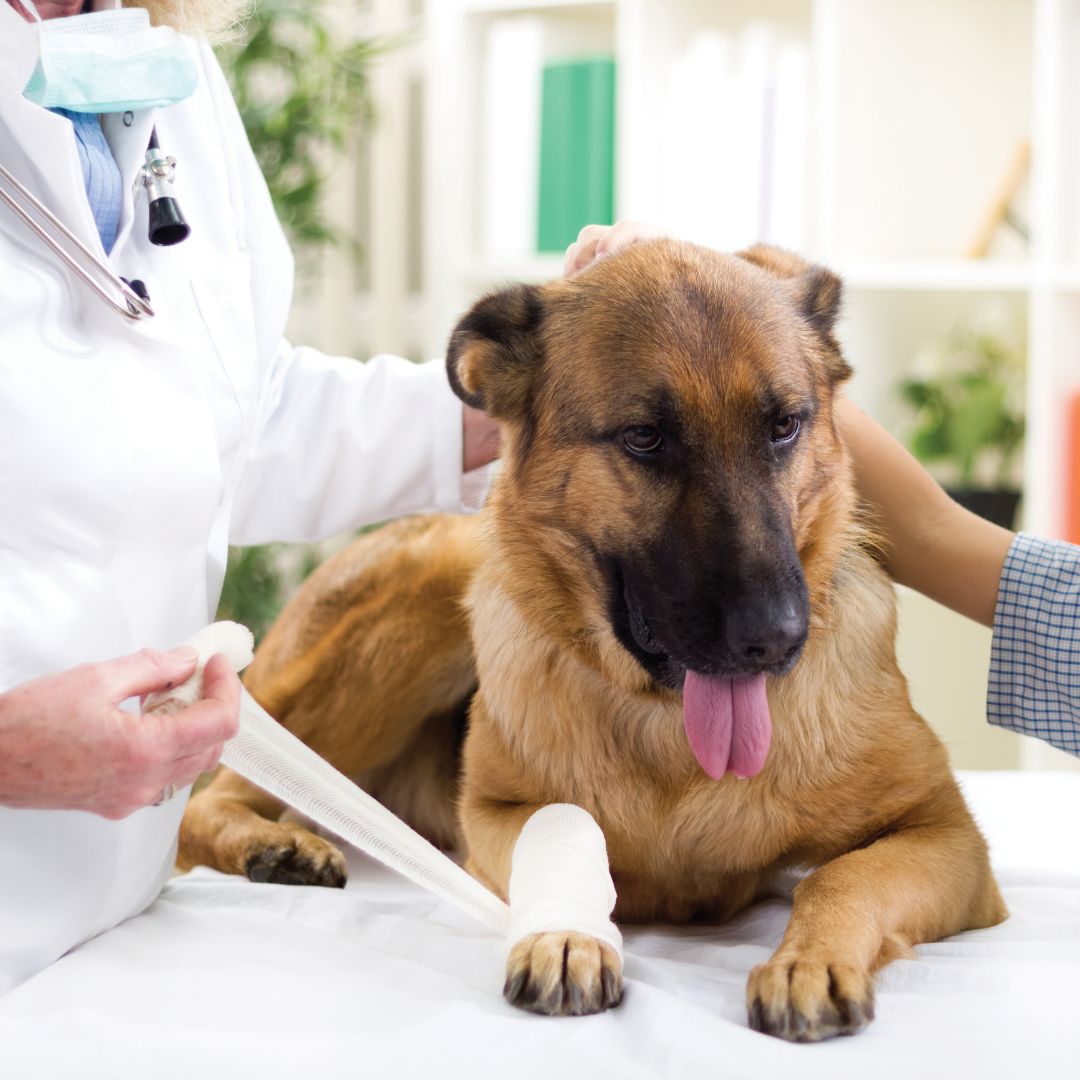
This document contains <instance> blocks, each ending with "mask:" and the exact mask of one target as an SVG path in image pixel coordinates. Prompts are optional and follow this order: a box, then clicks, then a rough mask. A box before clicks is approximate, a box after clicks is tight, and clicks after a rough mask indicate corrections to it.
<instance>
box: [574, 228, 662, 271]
mask: <svg viewBox="0 0 1080 1080" xmlns="http://www.w3.org/2000/svg"><path fill="white" fill-rule="evenodd" d="M666 235H667V234H666V233H665V232H664V230H663V229H661V228H659V227H657V226H656V225H645V224H643V223H642V222H640V221H617V222H616V223H615V224H614V225H586V226H585V228H584V229H582V230H581V232H579V233H578V238H577V240H575V241H574V243H572V244H571V245H570V246H569V247H568V248H567V249H566V258H565V259H564V260H563V276H564V277H572V276H573V275H574V274H576V273H577V272H578V271H579V270H584V269H585V268H586V267H588V266H592V264H593V263H594V262H596V261H597V260H599V259H604V258H606V257H607V256H608V255H614V254H615V252H616V251H621V250H622V249H623V248H628V247H630V246H631V245H632V244H639V243H641V241H642V240H658V239H659V238H660V237H662V236H666Z"/></svg>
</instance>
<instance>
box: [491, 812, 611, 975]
mask: <svg viewBox="0 0 1080 1080" xmlns="http://www.w3.org/2000/svg"><path fill="white" fill-rule="evenodd" d="M614 908H615V885H614V884H613V882H612V880H611V871H610V870H609V868H608V854H607V844H606V843H605V841H604V834H603V832H602V831H601V829H600V826H599V825H597V824H596V822H595V821H594V820H593V817H592V815H591V814H590V813H589V812H588V811H587V810H583V809H582V808H581V807H580V806H573V805H572V804H570V803H553V804H552V805H550V806H544V807H541V809H539V810H537V811H536V813H535V814H533V816H532V817H531V818H529V820H528V821H527V822H525V827H524V828H523V829H522V830H521V835H520V836H519V837H518V841H517V844H515V845H514V856H513V861H512V863H511V869H510V931H509V935H508V939H509V942H510V944H511V945H513V944H514V943H515V942H517V941H520V940H521V939H522V938H523V937H526V936H527V935H529V934H539V933H543V932H546V931H573V932H575V933H579V934H586V935H588V936H589V937H594V938H599V940H600V941H603V942H606V943H607V944H608V945H610V946H611V947H612V948H613V949H614V950H615V951H616V952H617V953H618V954H619V957H620V959H621V958H622V934H620V933H619V929H618V927H617V926H616V925H615V924H614V923H613V922H612V921H611V912H612V911H613V910H614Z"/></svg>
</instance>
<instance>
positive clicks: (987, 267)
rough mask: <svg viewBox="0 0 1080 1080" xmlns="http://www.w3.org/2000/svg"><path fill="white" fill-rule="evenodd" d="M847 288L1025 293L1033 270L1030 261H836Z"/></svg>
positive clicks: (1031, 282)
mask: <svg viewBox="0 0 1080 1080" xmlns="http://www.w3.org/2000/svg"><path fill="white" fill-rule="evenodd" d="M833 265H834V268H835V269H836V270H837V271H838V272H839V273H840V274H841V276H842V277H843V279H844V282H845V284H846V286H847V288H848V291H849V292H850V291H854V290H864V289H865V290H869V289H877V290H882V291H889V290H894V291H897V292H905V293H907V292H953V291H955V292H1001V291H1008V292H1024V291H1026V290H1028V289H1030V288H1032V287H1033V286H1034V284H1035V281H1036V273H1035V270H1034V269H1033V267H1032V266H1031V264H1030V263H1025V262H1006V261H1001V262H994V261H990V260H982V261H975V260H945V259H942V260H937V261H934V260H931V261H926V262H916V261H902V260H897V261H884V262H850V263H844V262H842V261H838V262H835V263H834V264H833Z"/></svg>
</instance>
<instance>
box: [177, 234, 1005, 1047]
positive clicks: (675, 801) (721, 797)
mask: <svg viewBox="0 0 1080 1080" xmlns="http://www.w3.org/2000/svg"><path fill="white" fill-rule="evenodd" d="M840 299H841V283H840V281H839V279H838V278H837V277H836V276H835V275H833V274H832V273H831V272H829V271H828V270H826V269H823V268H821V267H817V266H813V265H810V264H808V263H807V262H805V261H804V260H802V259H801V258H799V257H797V256H795V255H793V254H791V253H788V252H785V251H781V250H779V249H776V248H772V247H768V246H763V245H758V246H755V247H752V248H750V249H748V250H746V251H743V252H740V253H739V254H737V255H721V254H719V253H716V252H713V251H709V250H706V249H704V248H699V247H695V246H693V245H689V244H681V243H676V242H674V241H666V240H660V241H652V242H649V243H644V244H640V245H637V246H635V247H632V248H630V249H628V250H626V251H624V252H621V253H619V254H618V255H616V256H614V257H611V258H608V259H606V260H604V261H602V262H600V263H598V264H596V265H595V266H594V267H592V268H590V269H588V270H587V271H585V272H583V273H581V274H579V275H577V276H576V277H574V278H571V279H569V280H560V281H556V282H552V283H549V284H546V285H542V286H530V285H518V286H512V287H509V288H506V289H504V290H501V291H499V292H496V293H494V294H492V295H490V296H488V297H486V298H484V299H482V300H481V301H479V302H478V303H477V304H476V305H475V306H474V307H473V308H472V309H471V310H470V311H469V312H468V313H467V314H466V315H465V316H464V317H463V318H462V320H461V321H460V323H459V324H458V326H457V328H456V329H455V331H454V333H453V336H452V338H451V342H450V347H449V351H448V358H447V366H448V372H449V378H450V382H451V385H452V386H453V388H454V390H455V391H456V393H457V394H458V395H459V396H460V397H461V398H462V399H463V400H464V401H466V402H467V403H469V404H471V405H474V406H478V407H481V408H483V409H485V410H487V412H488V413H490V414H491V415H493V416H494V417H496V418H497V419H498V420H499V421H500V422H501V424H502V430H503V450H504V455H503V458H504V466H503V469H502V472H501V475H500V477H499V479H498V481H497V483H496V486H495V490H494V491H493V494H492V496H491V498H490V500H489V504H488V506H487V508H486V509H485V510H484V511H483V512H482V513H481V514H480V515H478V516H476V517H472V518H457V517H432V518H427V519H415V520H406V521H402V522H398V523H396V524H392V525H389V526H386V527H384V528H383V529H381V530H378V531H377V532H375V533H374V534H371V535H368V536H365V537H363V538H361V539H359V540H358V541H356V542H355V543H354V544H353V545H352V546H350V547H349V548H347V549H345V550H344V551H343V552H342V553H340V554H338V555H337V556H336V557H334V558H332V559H331V560H329V561H328V562H327V563H326V564H325V565H324V566H322V567H321V568H320V569H319V570H318V571H317V572H316V573H315V574H314V575H313V576H312V577H311V578H310V579H309V580H308V582H307V583H306V585H305V586H304V587H303V588H302V589H301V590H300V592H299V594H298V595H297V597H296V598H295V599H294V600H293V601H292V603H291V604H290V605H288V606H287V607H286V608H285V610H284V611H283V613H282V614H281V616H280V618H279V620H278V621H277V623H276V624H275V625H274V627H273V628H272V629H271V631H270V632H269V634H268V635H267V637H266V639H265V641H264V643H263V644H262V645H261V647H260V649H259V650H258V652H257V655H256V658H255V661H254V663H253V665H252V666H251V668H250V669H249V672H248V675H247V682H248V686H249V689H250V690H251V691H252V693H253V694H254V695H255V697H256V698H257V699H258V700H259V701H260V702H261V703H262V704H263V706H264V707H265V708H266V709H267V710H269V712H270V713H271V714H273V715H275V716H276V717H278V718H279V719H280V720H281V722H282V723H283V724H285V725H286V726H287V727H289V728H290V729H291V730H292V731H293V732H295V733H296V734H297V735H298V736H299V737H300V738H302V739H304V740H305V741H306V742H307V743H309V744H310V745H311V746H312V747H313V748H314V749H315V750H316V751H317V752H318V753H320V754H321V755H323V756H324V757H326V758H327V759H329V760H330V761H331V762H333V763H334V764H335V765H336V766H337V767H338V768H340V769H342V770H343V771H344V772H346V773H348V774H350V775H352V776H354V777H355V778H356V779H357V781H358V782H359V783H361V784H362V785H363V786H365V787H366V788H367V789H368V790H369V791H371V792H372V793H373V794H374V795H375V796H376V797H377V798H379V799H381V800H382V801H383V802H385V803H386V804H387V805H388V806H390V807H391V808H392V809H393V810H395V811H396V812H397V813H398V814H399V815H401V816H402V817H404V818H405V820H407V821H409V822H410V824H412V825H413V826H414V827H415V828H417V829H419V830H420V831H421V832H423V833H424V834H425V835H427V836H428V837H429V838H430V839H432V840H434V841H435V842H437V843H439V844H442V845H444V846H446V847H457V848H458V849H459V850H462V851H464V852H466V853H467V862H466V867H467V869H468V870H469V871H470V872H471V873H472V874H473V875H475V876H476V877H477V878H478V879H479V880H480V881H482V882H483V883H484V884H486V885H487V886H488V887H489V888H491V889H492V890H493V891H494V892H496V893H498V894H499V895H500V896H502V897H503V898H506V896H507V888H508V881H509V876H510V865H511V854H512V852H513V849H514V845H515V841H516V839H517V837H518V835H519V833H520V831H521V829H522V827H523V825H524V823H525V821H526V820H527V819H528V818H529V816H530V815H531V814H532V813H533V812H534V811H535V810H536V809H537V808H539V807H542V806H544V805H547V804H550V803H574V804H577V805H578V806H581V807H583V808H585V809H586V810H588V811H589V813H590V814H592V816H593V817H594V818H595V820H596V822H597V823H598V824H599V825H600V827H601V829H602V830H603V833H604V836H605V838H606V842H607V848H608V856H609V861H610V869H611V874H612V878H613V880H614V883H615V885H616V888H617V894H618V899H617V902H616V907H615V911H614V917H615V918H616V920H618V921H620V922H651V921H654V920H664V921H672V922H685V921H690V920H710V921H711V920H722V919H725V918H728V917H729V916H731V915H732V914H734V913H735V912H737V911H739V910H740V909H742V908H745V907H746V906H747V905H749V904H752V903H753V902H755V901H756V900H758V899H760V898H762V897H765V896H767V895H770V894H773V891H774V890H775V888H776V883H777V880H778V878H779V877H780V875H782V874H785V873H787V874H790V872H791V871H792V870H796V871H799V872H803V873H804V874H805V876H803V877H802V879H801V880H800V881H799V884H798V885H797V886H796V887H795V889H794V894H793V906H792V913H791V919H790V922H789V925H788V927H787V930H786V933H785V934H784V937H783V940H782V942H781V944H780V946H779V947H778V949H777V950H776V952H775V954H774V955H773V956H772V958H771V959H770V960H769V961H768V962H767V963H765V964H763V965H761V966H759V967H757V968H756V969H755V970H754V971H753V972H752V973H751V975H750V977H749V982H748V986H747V1003H748V1015H749V1023H750V1025H751V1026H752V1027H753V1028H754V1029H756V1030H758V1031H763V1032H767V1033H769V1034H772V1035H776V1036H779V1037H782V1038H785V1039H789V1040H795V1041H816V1040H820V1039H825V1038H828V1037H831V1036H834V1035H843V1034H851V1033H854V1032H856V1031H858V1030H859V1029H861V1028H862V1027H864V1026H865V1024H866V1023H867V1022H868V1021H869V1020H870V1019H871V1018H872V1017H873V1001H874V996H873V976H874V973H875V972H876V971H877V970H878V969H880V968H881V967H882V966H883V965H884V964H886V963H888V962H889V961H890V960H892V959H894V958H897V957H902V956H908V955H910V954H911V948H912V946H913V945H914V944H916V943H919V942H928V941H934V940H937V939H939V938H942V937H945V936H947V935H950V934H955V933H958V932H960V931H963V930H968V929H975V928H982V927H988V926H992V925H994V924H996V923H998V922H1000V921H1001V920H1002V919H1004V918H1005V917H1006V914H1007V912H1006V909H1005V905H1004V903H1003V901H1002V898H1001V895H1000V893H999V891H998V888H997V885H996V883H995V881H994V879H993V876H992V873H991V870H990V865H989V860H988V854H987V849H986V844H985V842H984V840H983V838H982V836H981V835H980V833H979V831H978V829H977V827H976V825H975V823H974V821H973V820H972V818H971V815H970V813H969V812H968V809H967V807H966V806H965V804H964V801H963V798H962V796H961V794H960V792H959V790H958V788H957V786H956V783H955V781H954V779H953V777H952V774H951V772H950V769H949V765H948V761H947V757H946V753H945V750H944V748H943V746H942V745H941V743H940V742H939V741H938V739H937V738H936V737H935V736H934V734H933V733H932V732H931V731H930V729H929V728H928V727H927V725H926V724H925V723H924V722H923V720H922V719H921V718H920V717H919V716H918V715H917V714H916V713H915V711H914V710H913V708H912V706H911V703H910V700H909V697H908V692H907V686H906V683H905V680H904V677H903V675H902V674H901V672H900V670H899V668H898V667H897V663H896V658H895V652H894V638H895V630H896V622H895V600H894V593H893V588H892V585H891V583H890V582H889V580H888V578H887V576H886V574H885V573H884V571H883V570H882V568H881V567H880V565H879V563H878V561H876V560H875V557H874V540H873V536H872V534H871V532H870V531H869V530H868V529H867V527H866V525H865V524H864V523H863V522H862V521H861V519H860V515H859V512H858V509H857V505H856V497H855V493H854V489H853V482H852V474H851V468H850V463H849V460H848V455H847V452H846V450H845V447H844V444H843V442H842V441H841V439H840V437H839V435H838V432H837V428H836V424H835V422H834V418H833V403H834V400H835V398H836V395H837V393H838V388H839V387H840V385H841V384H842V383H843V382H844V380H845V379H846V378H848V376H849V375H850V369H849V367H848V365H847V363H846V362H845V360H844V358H843V356H842V354H841V350H840V348H839V346H838V344H837V341H836V339H835V336H834V324H835V321H836V318H837V314H838V310H839V305H840ZM281 810H282V807H281V804H280V803H278V802H276V801H275V800H274V799H272V798H271V797H270V796H268V795H266V794H265V793H263V792H261V791H259V790H258V789H256V788H254V787H253V786H252V785H250V784H248V783H247V782H246V781H244V780H242V779H241V778H240V777H238V776H236V775H235V774H233V773H230V772H229V771H228V770H222V771H220V772H219V774H218V775H217V777H216V778H215V779H214V781H213V782H212V783H211V784H210V785H209V786H208V787H207V788H206V789H205V790H203V791H202V792H201V793H200V794H198V795H197V796H196V797H195V798H194V799H193V800H192V801H191V803H190V805H189V807H188V810H187V813H186V815H185V817H184V822H183V826H182V830H181V849H180V864H181V866H182V867H189V866H192V865H194V864H196V863H205V864H208V865H210V866H213V867H217V868H218V869H220V870H224V871H229V872H233V873H241V874H247V875H248V876H249V877H251V878H253V879H255V880H271V881H281V882H300V883H310V884H323V885H340V884H343V882H344V874H345V866H344V861H343V859H342V856H341V854H340V852H339V851H337V849H336V848H334V846H333V845H332V844H330V843H329V842H328V841H326V840H324V839H322V838H319V837H316V836H314V835H312V834H311V833H309V832H308V831H306V830H305V829H303V828H302V827H301V826H299V825H297V824H294V823H291V822H284V821H279V820H277V819H278V817H279V815H280V813H281ZM621 986H622V984H621V969H620V959H619V957H618V955H617V954H616V953H615V952H614V950H612V949H611V947H610V946H609V945H607V944H605V943H601V942H599V941H597V940H595V939H592V938H589V937H587V936H585V935H582V934H578V933H550V932H549V933H541V934H533V935H530V936H528V937H527V938H525V939H523V940H522V941H519V942H517V943H516V944H515V945H514V947H513V949H512V951H511V953H510V956H509V959H508V962H507V980H506V986H505V990H504V993H505V994H506V996H507V997H508V999H509V1000H511V1001H512V1002H513V1003H515V1004H517V1005H520V1006H522V1007H525V1008H528V1009H532V1010H534V1011H539V1012H542V1013H548V1014H568V1013H591V1012H598V1011H601V1010H603V1009H605V1008H608V1007H610V1006H612V1005H614V1004H616V1003H617V1002H618V1000H619V998H620V996H621V992H622V990H621Z"/></svg>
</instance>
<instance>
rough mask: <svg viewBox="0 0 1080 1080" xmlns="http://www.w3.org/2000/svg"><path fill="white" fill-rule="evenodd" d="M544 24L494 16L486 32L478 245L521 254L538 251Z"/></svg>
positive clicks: (487, 251) (506, 255)
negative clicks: (537, 229)
mask: <svg viewBox="0 0 1080 1080" xmlns="http://www.w3.org/2000/svg"><path fill="white" fill-rule="evenodd" d="M543 63H544V26H543V22H542V20H541V19H540V18H538V17H535V16H517V17H513V16H508V17H506V18H500V19H494V20H493V21H492V22H491V23H490V25H489V26H488V27H487V31H486V34H485V39H484V60H483V65H484V68H483V80H482V82H481V93H482V95H483V100H482V102H481V107H482V111H483V135H482V144H481V155H482V172H481V186H480V214H479V219H480V245H481V252H482V254H483V255H484V256H486V257H490V258H496V259H516V258H522V257H526V256H529V255H531V254H532V253H533V252H534V251H535V250H536V215H537V206H538V201H537V200H538V198H539V195H538V188H539V176H540V94H541V87H542V80H543Z"/></svg>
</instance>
